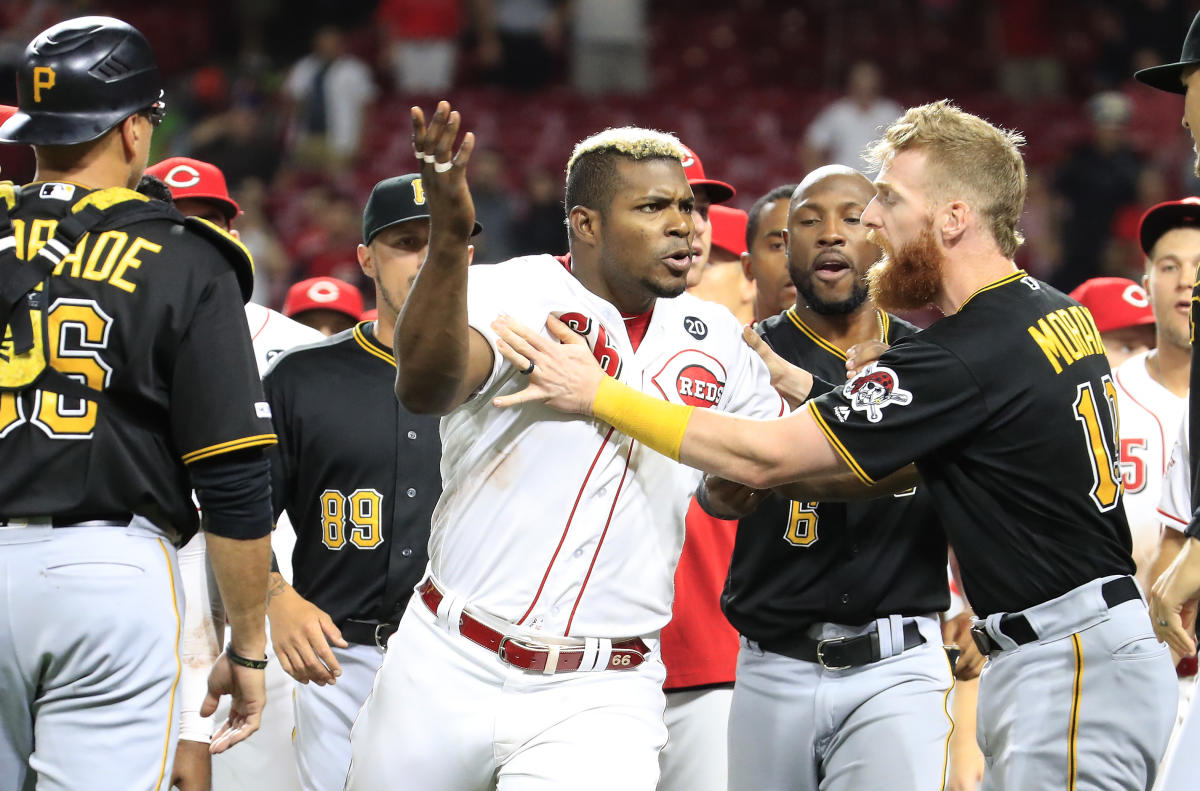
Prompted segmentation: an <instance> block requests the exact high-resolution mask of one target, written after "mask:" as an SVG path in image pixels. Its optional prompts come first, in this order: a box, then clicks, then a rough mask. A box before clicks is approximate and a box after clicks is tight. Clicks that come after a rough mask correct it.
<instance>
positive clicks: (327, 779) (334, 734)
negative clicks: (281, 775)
mask: <svg viewBox="0 0 1200 791" xmlns="http://www.w3.org/2000/svg"><path fill="white" fill-rule="evenodd" d="M330 649H331V650H332V651H333V655H334V656H335V657H336V658H337V661H338V664H340V665H341V666H342V675H340V676H339V677H338V680H337V683H336V684H330V685H328V686H324V687H322V686H319V685H317V684H313V683H311V682H310V683H308V684H296V685H295V693H294V695H295V711H296V737H295V740H294V746H295V757H296V766H297V767H298V768H299V770H300V785H301V787H302V788H303V789H304V791H342V788H343V787H345V785H346V772H347V771H348V770H349V769H350V727H351V726H352V725H354V720H355V718H356V717H358V712H359V710H360V709H361V708H362V706H363V703H364V702H365V701H366V699H367V696H368V695H370V694H371V684H372V683H373V682H374V681H375V674H376V673H377V672H379V665H380V663H382V662H383V651H381V650H380V649H379V648H377V647H376V646H373V645H355V644H353V643H351V645H350V647H349V648H338V647H337V646H330Z"/></svg>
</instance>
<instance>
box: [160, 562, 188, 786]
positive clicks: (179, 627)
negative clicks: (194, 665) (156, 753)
mask: <svg viewBox="0 0 1200 791" xmlns="http://www.w3.org/2000/svg"><path fill="white" fill-rule="evenodd" d="M158 546H159V549H161V550H162V553H163V557H164V558H166V561H167V576H168V577H169V578H170V579H171V607H172V609H174V610H175V680H174V681H172V682H171V698H170V701H169V703H168V705H167V735H166V738H165V739H164V740H163V760H162V766H161V767H160V768H159V770H158V782H157V783H155V784H154V787H155V789H159V788H162V784H163V778H165V777H166V776H167V756H168V755H170V753H171V729H172V728H173V727H174V726H175V720H176V717H175V716H174V712H175V690H176V689H177V688H178V687H179V676H180V675H181V674H182V673H183V663H182V662H181V661H180V659H179V635H180V633H181V632H182V631H183V624H182V623H180V620H179V598H178V597H177V596H176V595H175V569H174V568H173V567H172V566H171V555H170V553H168V552H167V545H166V544H165V543H163V541H162V540H161V539H160V540H159V542H158Z"/></svg>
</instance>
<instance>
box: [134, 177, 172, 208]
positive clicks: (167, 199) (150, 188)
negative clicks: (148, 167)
mask: <svg viewBox="0 0 1200 791" xmlns="http://www.w3.org/2000/svg"><path fill="white" fill-rule="evenodd" d="M136 190H137V192H140V193H142V194H143V195H145V196H146V197H147V198H153V199H154V200H160V201H162V202H163V203H166V204H168V205H171V206H173V205H175V196H174V195H172V194H171V188H170V187H168V186H167V185H166V182H164V181H163V180H162V179H160V178H159V177H158V176H152V175H150V174H149V173H143V174H142V178H141V179H140V180H139V181H138V183H137V188H136Z"/></svg>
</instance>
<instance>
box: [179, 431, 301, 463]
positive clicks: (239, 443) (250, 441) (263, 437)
mask: <svg viewBox="0 0 1200 791" xmlns="http://www.w3.org/2000/svg"><path fill="white" fill-rule="evenodd" d="M278 441H279V437H278V436H276V435H275V434H255V435H254V436H252V437H242V438H241V439H231V440H229V441H228V442H220V443H218V444H216V445H209V446H208V447H207V448H200V450H194V451H192V452H191V453H185V454H183V463H184V464H191V463H192V462H194V461H200V460H201V459H207V458H209V457H211V456H220V455H221V454H222V453H230V452H232V451H235V450H244V449H246V448H253V447H255V446H256V445H274V444H275V443H276V442H278Z"/></svg>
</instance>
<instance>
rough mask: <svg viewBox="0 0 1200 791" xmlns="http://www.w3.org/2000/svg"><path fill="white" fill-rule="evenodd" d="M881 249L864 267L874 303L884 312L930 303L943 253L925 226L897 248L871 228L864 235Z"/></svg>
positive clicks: (939, 280) (938, 287)
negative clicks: (915, 235) (873, 259)
mask: <svg viewBox="0 0 1200 791" xmlns="http://www.w3.org/2000/svg"><path fill="white" fill-rule="evenodd" d="M867 238H868V239H870V240H872V241H874V242H875V243H876V244H878V245H879V247H880V248H881V249H882V250H883V257H882V258H880V259H879V261H878V262H876V263H875V265H874V266H872V267H871V268H870V269H869V270H867V285H868V287H869V289H870V291H869V293H870V296H871V299H872V300H873V301H874V302H875V305H876V306H877V307H878V308H879V309H880V310H884V311H888V312H893V313H894V312H896V311H905V310H920V309H921V308H923V307H925V306H926V305H929V304H930V303H932V302H933V301H934V300H935V299H936V298H937V296H938V294H939V293H941V290H942V271H943V268H944V265H945V260H946V256H945V254H944V253H943V252H942V251H941V249H940V248H939V247H938V245H937V240H936V239H934V237H933V229H932V228H930V227H928V226H927V227H925V228H923V229H922V230H921V233H920V235H918V236H917V238H916V239H914V240H913V241H911V242H909V243H907V244H905V245H904V246H903V247H901V248H900V250H899V251H897V250H894V249H893V248H892V245H891V242H889V241H888V239H887V238H886V237H885V236H883V234H880V233H876V232H875V231H874V230H872V231H871V232H870V234H868V236H867Z"/></svg>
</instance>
